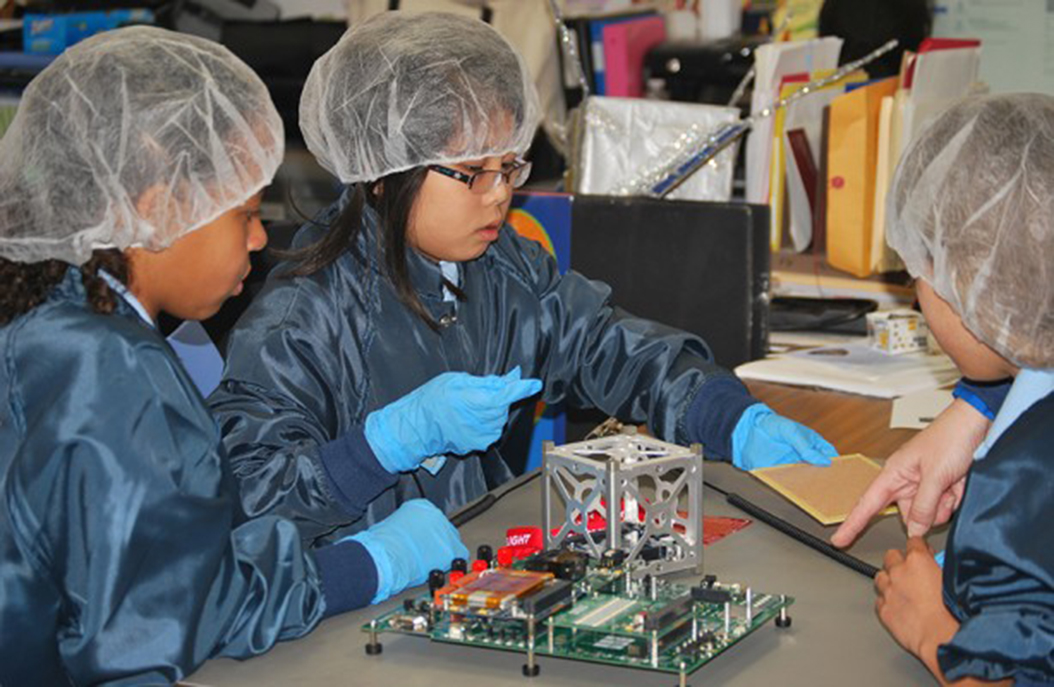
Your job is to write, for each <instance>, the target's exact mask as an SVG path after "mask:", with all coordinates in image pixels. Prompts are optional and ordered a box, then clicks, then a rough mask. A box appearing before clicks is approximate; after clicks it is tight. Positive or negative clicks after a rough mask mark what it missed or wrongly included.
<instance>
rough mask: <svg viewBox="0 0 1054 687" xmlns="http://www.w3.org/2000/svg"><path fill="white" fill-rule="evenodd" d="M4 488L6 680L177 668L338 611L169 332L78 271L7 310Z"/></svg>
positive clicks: (1, 544)
mask: <svg viewBox="0 0 1054 687" xmlns="http://www.w3.org/2000/svg"><path fill="white" fill-rule="evenodd" d="M0 494H2V507H0V685H3V687H20V686H22V685H33V686H36V685H60V684H71V683H72V684H146V683H149V684H159V683H167V682H170V681H173V680H176V679H179V678H181V677H182V676H184V675H186V674H187V673H189V672H190V671H192V670H193V669H194V668H195V667H197V666H198V665H200V664H201V663H202V662H203V661H205V659H207V658H209V657H211V656H231V657H238V658H242V657H248V656H253V655H255V654H259V653H261V652H263V651H266V650H267V649H268V648H269V647H271V646H272V645H273V644H274V643H275V642H276V641H278V640H280V639H288V638H293V637H299V636H301V635H303V634H305V633H306V632H308V631H309V630H310V629H311V628H312V627H314V626H315V624H316V623H317V622H318V621H319V619H320V617H322V615H323V611H324V610H325V602H324V597H323V594H322V583H321V580H320V575H319V568H318V566H317V565H316V562H315V560H314V556H313V555H312V554H305V553H304V552H303V550H302V549H301V541H300V537H299V534H298V532H297V530H296V527H295V526H294V525H293V524H292V523H290V522H288V521H286V520H281V519H279V518H277V517H265V518H261V519H259V520H256V521H253V522H243V520H244V517H243V515H242V514H241V512H240V509H239V508H238V507H237V500H236V498H235V497H234V496H233V494H234V491H233V483H232V482H231V480H230V477H229V474H227V473H226V470H225V466H224V462H223V461H222V459H221V455H220V443H219V432H218V429H217V427H216V424H215V421H214V420H213V419H212V417H211V416H210V415H209V412H208V409H207V408H206V407H205V405H204V402H203V399H202V398H201V397H200V395H199V394H198V392H197V390H196V389H195V387H194V385H193V383H192V382H191V380H190V378H189V377H188V376H187V374H186V373H185V372H184V370H183V369H182V367H181V366H180V365H179V363H178V361H177V360H176V358H175V355H174V354H173V353H172V351H171V349H170V348H169V347H168V345H167V344H166V343H165V342H164V341H163V339H162V338H161V337H160V336H159V335H158V334H157V333H156V332H155V331H154V330H153V329H151V328H150V327H149V326H147V325H146V324H145V323H144V322H143V321H142V320H141V319H140V318H139V317H138V316H137V315H136V314H135V313H134V312H133V311H132V310H131V308H130V307H128V306H127V305H126V304H124V303H123V302H122V303H119V308H118V312H117V313H115V314H113V315H99V314H95V313H93V312H91V311H90V309H89V308H88V306H87V305H86V303H85V294H84V287H83V285H82V284H81V280H80V277H79V272H78V271H77V270H73V269H70V270H69V271H68V273H67V275H66V278H65V281H63V282H62V283H61V284H60V285H59V286H58V287H56V288H55V289H54V290H53V292H52V293H51V295H50V297H49V299H48V300H47V301H46V302H45V303H43V304H41V305H40V306H38V307H36V308H35V309H34V310H32V311H31V312H30V313H27V314H25V315H22V316H20V317H18V318H16V319H15V320H14V321H12V322H10V323H9V324H7V325H6V326H4V327H0ZM331 548H334V549H336V548H338V547H331ZM370 574H372V566H370Z"/></svg>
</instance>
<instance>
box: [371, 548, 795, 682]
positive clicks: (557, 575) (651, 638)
mask: <svg viewBox="0 0 1054 687" xmlns="http://www.w3.org/2000/svg"><path fill="white" fill-rule="evenodd" d="M454 577H455V578H456V579H455V580H453V581H451V582H450V583H448V584H445V585H444V586H442V587H438V586H436V588H434V589H432V590H431V591H430V592H429V593H428V594H423V595H421V596H419V597H416V598H413V599H407V600H406V601H405V602H404V604H403V606H402V607H401V608H399V609H398V610H395V611H392V612H390V613H386V614H384V615H381V616H379V617H377V618H376V619H375V620H373V621H372V622H371V623H368V624H366V625H364V626H363V628H362V629H363V630H364V631H365V632H368V633H370V641H369V643H368V644H367V653H371V654H373V653H378V652H379V651H380V644H379V642H378V640H377V636H378V635H379V634H382V633H399V634H406V635H412V636H417V637H427V638H429V639H431V640H433V641H437V642H449V643H454V644H465V645H469V646H474V647H480V648H488V649H497V650H502V651H510V652H516V653H521V654H526V655H527V659H528V660H527V664H526V665H524V667H523V669H524V674H525V675H535V674H537V671H538V668H537V664H536V663H535V658H536V656H550V657H556V658H563V659H571V660H578V661H589V662H594V663H604V664H609V665H616V666H622V667H632V668H640V669H645V670H652V671H661V672H665V673H679V674H680V675H681V682H682V684H684V676H685V675H687V674H689V673H692V672H694V671H695V670H697V669H699V668H700V667H702V666H703V665H705V664H706V663H707V662H708V661H710V660H712V659H713V658H715V657H716V656H718V655H719V654H721V653H722V652H724V651H726V650H728V649H729V648H730V647H732V646H733V645H734V644H736V643H737V642H739V641H741V640H743V639H744V638H745V637H746V636H747V635H749V634H750V633H751V632H753V631H755V630H757V629H758V628H760V627H761V626H762V625H764V624H765V623H767V622H768V621H769V620H775V621H776V624H777V625H778V626H780V627H785V626H787V625H789V623H790V619H789V617H788V616H787V609H788V607H789V606H790V605H791V604H793V603H794V599H793V598H791V597H788V596H783V595H772V594H763V593H757V592H753V591H752V590H750V589H743V588H741V587H740V586H739V585H734V584H733V585H727V584H721V583H718V582H717V581H716V580H715V579H714V578H713V576H706V578H704V581H703V582H702V583H701V584H699V585H696V586H690V585H687V584H678V583H672V582H667V581H664V580H662V579H659V578H656V577H647V578H644V579H642V580H634V579H633V576H632V575H631V574H630V569H629V567H617V566H612V567H604V566H603V564H602V562H596V561H593V560H591V559H588V558H587V557H585V556H581V555H580V554H575V553H569V552H566V551H557V552H543V553H541V554H538V555H536V556H534V557H532V558H528V559H526V560H522V561H517V562H515V563H514V564H513V565H512V566H510V567H504V568H500V567H490V568H487V569H484V570H477V571H475V572H472V573H469V574H467V575H463V576H460V575H457V576H454Z"/></svg>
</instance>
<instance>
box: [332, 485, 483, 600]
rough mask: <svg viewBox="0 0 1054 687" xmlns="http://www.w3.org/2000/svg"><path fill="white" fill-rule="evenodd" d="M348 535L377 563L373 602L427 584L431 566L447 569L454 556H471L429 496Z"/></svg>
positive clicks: (433, 568)
mask: <svg viewBox="0 0 1054 687" xmlns="http://www.w3.org/2000/svg"><path fill="white" fill-rule="evenodd" d="M345 539H351V540H354V541H357V542H359V543H360V544H362V545H363V546H364V547H365V548H366V551H367V553H369V554H370V557H371V558H373V562H374V564H375V565H376V566H377V593H376V594H375V595H374V596H373V601H371V603H380V602H381V601H384V600H385V599H387V598H388V597H390V596H391V595H393V594H398V593H399V592H401V591H402V590H404V589H406V588H407V587H414V586H416V585H419V584H424V582H425V581H426V580H427V579H428V573H429V572H430V571H431V570H435V569H437V568H438V569H439V570H447V569H449V568H450V561H452V560H454V559H455V558H464V559H466V560H468V557H469V555H468V549H466V548H465V545H464V544H462V543H461V537H460V536H459V535H458V533H457V529H456V528H455V527H454V526H453V525H452V524H450V521H449V520H447V518H446V516H445V515H443V512H442V511H441V510H439V509H438V508H436V507H435V506H434V505H432V502H431V501H428V500H427V499H414V500H412V501H407V502H406V503H404V504H403V505H401V506H399V507H398V508H397V509H396V510H395V512H394V513H392V514H391V515H389V516H388V517H387V518H385V519H384V520H382V521H380V522H379V523H377V524H376V525H374V526H373V527H371V528H369V529H368V530H365V531H363V532H359V533H357V534H353V535H351V536H350V537H346V538H345ZM341 541H344V540H341Z"/></svg>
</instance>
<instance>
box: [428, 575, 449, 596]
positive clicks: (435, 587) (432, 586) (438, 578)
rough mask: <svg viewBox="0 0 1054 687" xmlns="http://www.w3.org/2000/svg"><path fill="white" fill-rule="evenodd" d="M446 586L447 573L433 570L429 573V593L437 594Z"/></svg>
mask: <svg viewBox="0 0 1054 687" xmlns="http://www.w3.org/2000/svg"><path fill="white" fill-rule="evenodd" d="M445 585H446V573H445V572H443V571H442V570H433V571H432V572H430V573H428V593H429V594H435V593H436V592H437V591H439V590H440V589H442V588H443V587H444V586H445Z"/></svg>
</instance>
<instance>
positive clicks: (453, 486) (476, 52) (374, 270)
mask: <svg viewBox="0 0 1054 687" xmlns="http://www.w3.org/2000/svg"><path fill="white" fill-rule="evenodd" d="M538 119H539V108H538V103H537V97H536V95H535V91H534V86H533V84H532V80H531V78H530V74H529V73H528V72H527V69H526V68H525V66H524V63H523V60H522V59H521V57H520V56H519V55H518V54H517V53H516V51H515V50H514V49H513V48H512V47H511V46H510V45H509V44H508V43H507V42H506V41H505V40H504V39H503V38H502V37H501V36H500V35H499V34H498V33H497V32H496V31H494V30H493V29H492V28H491V27H489V26H488V25H487V24H485V23H483V22H481V21H478V20H475V19H470V18H466V17H463V16H457V15H451V14H443V13H425V14H406V13H402V12H386V13H382V14H379V15H376V16H374V17H372V18H370V19H369V20H367V21H365V22H363V23H361V24H359V25H357V26H355V27H353V28H352V29H351V30H350V31H349V32H348V33H347V34H345V35H344V36H343V38H341V40H340V41H339V42H338V43H337V45H336V46H334V47H333V48H332V49H331V50H330V51H329V52H328V53H326V55H324V56H323V57H322V58H321V59H319V61H318V62H317V63H316V64H315V66H314V68H313V70H312V72H311V75H310V76H309V78H308V81H307V84H306V86H305V89H304V94H303V97H302V99H301V104H300V125H301V129H302V131H303V132H304V137H305V140H306V141H307V145H308V147H309V148H310V150H311V152H312V153H313V154H314V155H315V156H316V157H317V158H318V160H319V162H320V163H321V164H322V165H323V166H324V167H326V168H327V169H328V170H330V171H331V172H333V174H334V175H336V176H337V177H338V178H339V179H340V180H341V181H342V182H343V183H345V184H347V190H346V192H345V193H344V196H343V197H342V198H341V199H340V201H339V202H337V203H336V204H334V205H333V206H332V207H331V208H329V209H328V210H326V211H324V212H323V213H322V215H321V216H320V217H319V218H317V219H316V221H314V222H311V223H310V224H309V225H308V226H306V227H305V228H304V229H303V230H302V231H301V232H300V234H299V235H298V236H297V239H296V246H297V247H298V248H300V249H301V252H300V253H299V259H298V260H296V261H293V262H292V263H290V264H287V265H286V266H285V267H284V268H282V269H280V270H279V272H278V273H277V274H273V275H271V276H270V277H269V281H268V284H267V285H266V287H265V288H264V290H263V291H262V292H261V294H260V295H259V296H258V297H257V298H256V300H255V301H254V302H253V304H252V305H251V306H250V308H249V310H248V311H247V312H246V314H245V315H244V316H243V318H242V320H241V321H240V322H239V323H238V326H237V327H236V328H235V329H234V331H233V332H232V334H231V336H230V340H229V348H228V356H227V367H226V370H225V373H224V379H223V381H222V382H221V384H220V388H219V389H218V390H217V391H215V392H214V393H213V394H212V395H211V396H210V398H209V401H210V404H211V406H212V408H213V410H214V412H215V413H216V414H217V416H218V417H219V418H220V420H221V423H222V431H223V435H224V443H225V444H226V446H227V449H228V456H229V458H230V460H231V463H232V466H233V469H234V473H235V475H236V476H237V477H238V479H239V480H240V482H241V491H242V503H243V505H244V507H245V508H246V510H247V511H248V512H249V513H252V514H260V513H268V512H278V513H282V514H285V515H288V516H290V517H292V518H294V519H295V520H296V522H297V524H298V525H299V526H300V528H301V531H302V532H303V534H304V536H305V538H307V539H308V540H311V541H313V542H317V541H323V540H328V539H332V538H336V537H340V536H344V535H346V534H347V533H352V532H356V531H357V530H359V529H361V528H363V527H365V526H366V525H367V524H368V523H370V522H374V521H376V520H377V519H378V518H382V517H384V516H385V515H386V514H387V513H390V512H391V511H392V510H393V509H395V508H397V507H398V506H399V504H400V503H402V502H403V501H405V500H407V499H411V498H415V497H419V496H424V497H426V498H428V499H429V500H431V501H432V502H434V503H435V504H436V505H438V506H439V507H440V508H441V509H442V510H444V511H445V512H447V513H448V514H449V513H450V512H452V511H453V510H455V509H457V508H459V507H460V506H462V505H464V504H465V503H467V502H469V501H471V500H472V499H475V498H477V497H479V496H481V495H482V494H484V493H485V492H486V491H487V489H488V487H489V486H493V485H495V484H500V483H501V482H502V481H505V480H507V479H509V478H510V477H511V476H512V473H511V470H510V469H509V467H508V466H507V464H506V463H505V461H504V460H503V458H502V453H503V446H502V443H501V440H502V439H503V435H504V433H505V421H506V419H507V418H508V417H509V414H510V409H511V411H512V413H514V414H516V415H519V414H521V413H524V412H527V413H529V412H531V411H532V409H533V407H534V401H536V400H537V398H536V397H535V394H538V393H539V392H540V397H541V399H542V400H544V401H545V402H546V403H560V402H567V403H568V404H570V405H571V406H576V407H582V408H594V407H595V408H600V409H601V410H603V411H604V412H605V413H607V414H609V415H613V416H616V417H618V418H620V419H622V420H625V421H631V422H636V423H645V422H646V423H647V424H648V426H649V428H650V429H651V430H652V431H653V432H654V433H655V434H657V435H658V436H659V437H660V438H662V439H665V440H667V441H672V442H676V443H679V444H683V445H687V444H690V443H693V442H699V443H701V444H702V445H703V448H704V451H705V453H706V455H707V456H709V457H718V458H724V459H731V460H732V462H733V463H734V464H735V465H737V466H738V467H740V468H743V469H752V468H756V467H761V466H765V465H771V464H776V463H781V462H794V461H809V462H813V463H818V464H826V463H828V461H829V458H830V457H831V456H833V455H834V454H835V451H834V448H833V447H831V445H830V444H828V443H827V442H826V441H824V440H823V439H822V438H821V437H820V436H819V435H818V434H816V433H815V432H813V431H811V430H809V429H807V428H805V427H802V426H801V425H799V424H797V423H795V422H792V421H790V420H788V419H785V418H783V417H780V416H779V415H776V414H775V413H773V412H772V411H771V410H769V409H768V408H767V407H765V406H764V405H762V404H761V403H759V402H758V401H757V399H755V398H753V397H752V396H751V395H750V394H749V393H748V392H747V390H746V388H745V387H744V386H743V385H742V384H741V383H740V382H739V381H738V380H737V379H736V377H735V376H734V375H732V374H731V373H730V372H728V371H726V370H724V369H722V368H721V367H719V366H718V365H717V364H715V363H714V361H713V357H712V355H711V353H710V350H709V348H708V347H707V345H706V344H705V343H704V342H703V341H702V340H701V339H699V338H698V337H696V336H692V335H690V334H687V333H685V332H683V331H679V330H676V329H673V328H670V327H666V326H664V325H661V324H659V323H656V322H651V321H648V320H644V319H641V318H639V317H635V316H633V315H632V314H630V313H627V312H625V311H624V310H621V309H619V308H618V307H617V306H616V305H614V304H613V303H612V302H611V290H610V288H609V287H608V286H606V285H605V284H602V283H600V282H595V281H591V280H589V279H587V278H586V277H584V276H583V275H581V274H578V273H575V272H570V273H568V274H566V275H561V274H560V273H559V271H558V270H557V267H556V262H555V261H554V260H553V259H552V258H551V257H550V256H549V254H548V253H546V251H545V250H544V249H543V248H542V247H541V246H540V245H539V244H537V243H535V242H533V241H530V240H527V239H524V238H522V237H520V236H519V235H518V234H516V232H514V231H512V230H511V229H510V228H509V227H507V226H506V225H505V224H504V221H505V216H506V213H507V212H508V209H509V202H510V199H511V196H512V190H513V188H515V187H517V186H520V185H522V184H523V183H524V181H525V180H526V179H527V175H528V173H529V170H530V163H528V162H526V161H525V160H523V159H522V158H521V155H523V154H524V152H525V151H526V150H527V148H528V147H529V145H530V143H531V140H532V139H533V136H534V133H535V129H536V127H537V124H538ZM687 264H689V265H690V261H689V262H688V263H687ZM678 269H681V267H679V268H678ZM527 399H529V401H530V402H529V403H524V402H521V401H523V400H527ZM422 465H423V469H420V467H421V466H422ZM367 548H369V543H367Z"/></svg>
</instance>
